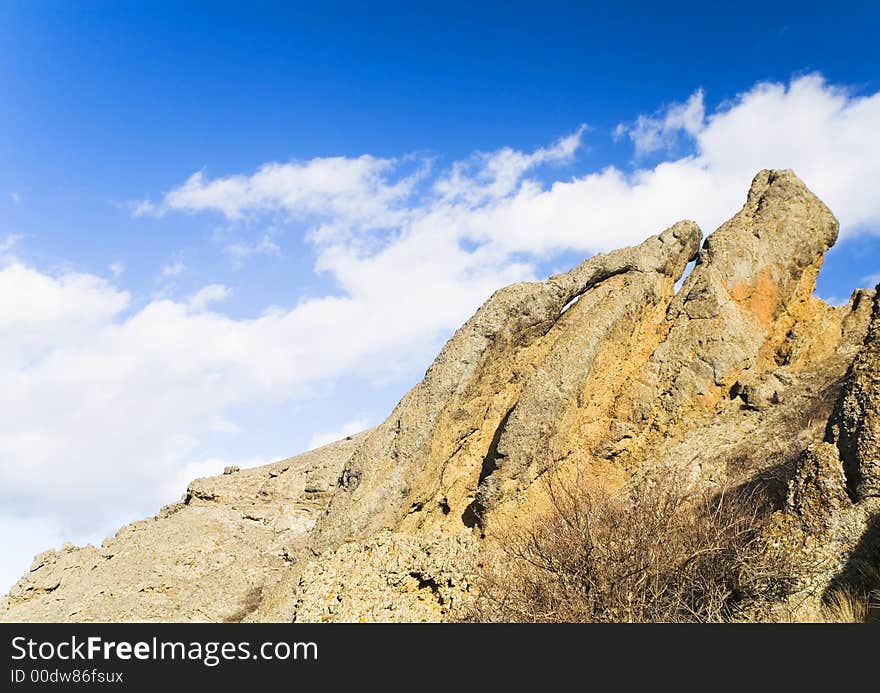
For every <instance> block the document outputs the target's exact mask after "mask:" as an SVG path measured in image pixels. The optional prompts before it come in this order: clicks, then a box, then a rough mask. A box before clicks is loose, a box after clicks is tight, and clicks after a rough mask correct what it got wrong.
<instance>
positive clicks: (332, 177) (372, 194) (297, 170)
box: [134, 155, 419, 222]
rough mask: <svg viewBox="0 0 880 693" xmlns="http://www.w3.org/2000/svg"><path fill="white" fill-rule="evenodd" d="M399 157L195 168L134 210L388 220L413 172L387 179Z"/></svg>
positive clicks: (411, 181) (138, 213) (234, 216)
mask: <svg viewBox="0 0 880 693" xmlns="http://www.w3.org/2000/svg"><path fill="white" fill-rule="evenodd" d="M400 163H401V162H400V161H397V160H394V159H382V158H377V157H373V156H369V155H364V156H360V157H357V158H345V157H327V158H316V159H311V160H309V161H306V162H290V163H284V164H280V163H269V164H265V165H264V166H262V167H260V169H259V170H258V171H257V172H256V173H254V174H252V175H250V176H244V175H233V176H227V177H224V178H214V179H210V180H209V179H207V178H206V176H205V174H204V172H203V171H197V172H196V173H194V174H192V175H191V176H190V177H189V178H188V179H187V180H186V182H185V183H184V184H183V185H181V186H180V187H178V188H175V189H173V190H171V191H170V192H168V193H166V194H165V195H164V197H163V199H162V202H161V203H160V204H154V203H152V202H149V201H144V202H140V203H138V204H137V205H136V206H135V208H134V215H135V216H142V215H144V214H156V215H162V214H166V213H167V212H169V211H185V212H200V211H205V210H213V211H216V212H219V213H221V214H223V215H224V216H225V217H226V218H228V219H239V218H241V217H242V216H243V215H245V214H252V213H259V212H265V211H267V210H283V211H286V212H288V213H290V214H295V215H301V216H308V215H312V214H317V215H327V214H329V215H331V216H333V217H334V218H336V219H340V220H348V221H352V220H365V219H373V220H375V221H376V222H378V221H379V220H386V219H387V220H390V219H392V218H393V214H390V210H391V208H392V207H393V206H394V204H395V203H396V202H397V201H399V200H401V199H402V198H405V197H406V196H407V195H408V194H409V193H410V191H411V190H412V187H413V185H414V184H415V183H416V181H417V180H418V177H419V175H418V174H416V175H412V176H408V177H397V178H393V179H392V175H393V174H394V173H395V172H396V171H397V168H398V165H399V164H400Z"/></svg>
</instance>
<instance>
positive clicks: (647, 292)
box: [312, 222, 701, 549]
mask: <svg viewBox="0 0 880 693" xmlns="http://www.w3.org/2000/svg"><path fill="white" fill-rule="evenodd" d="M700 237H701V234H700V231H699V229H698V228H697V226H696V225H695V224H694V223H692V222H681V223H679V224H676V225H675V226H673V227H671V228H670V229H668V230H666V231H665V232H663V233H662V234H660V235H658V236H654V237H652V238H650V239H648V240H647V241H645V242H644V243H642V244H641V245H639V246H637V247H634V248H627V249H625V250H620V251H616V252H613V253H609V254H607V255H597V256H595V257H593V258H591V259H590V260H587V261H586V262H584V263H583V264H581V265H580V266H578V267H576V268H575V269H573V270H571V271H570V272H566V273H565V274H560V275H556V276H554V277H551V278H550V279H548V280H547V281H545V282H541V283H530V284H515V285H513V286H509V287H507V288H505V289H502V290H500V291H498V292H496V293H495V294H494V295H493V296H492V297H491V298H490V299H489V300H488V301H487V302H486V303H485V304H484V305H483V306H482V307H481V308H480V309H479V310H478V311H477V313H476V314H475V315H474V317H473V318H471V319H470V320H469V321H468V322H467V323H466V324H465V325H464V326H463V327H462V328H461V329H459V330H458V332H456V334H455V335H454V336H453V337H452V339H450V340H449V342H448V343H447V344H446V346H444V348H443V350H442V351H441V352H440V355H439V356H438V357H437V359H436V360H435V361H434V363H433V364H432V365H431V367H430V368H429V369H428V372H427V373H426V375H425V379H424V380H423V381H422V382H421V383H419V384H418V385H417V386H416V387H415V388H413V390H412V391H410V392H409V393H408V394H407V395H406V396H405V397H404V398H403V400H402V401H401V402H400V404H399V405H398V406H397V408H396V409H395V410H394V412H393V413H392V414H391V416H390V417H389V418H388V419H387V420H386V421H385V422H384V423H383V424H381V425H380V426H378V427H377V428H376V429H375V431H374V432H373V433H372V434H371V435H370V436H369V438H368V439H367V440H366V441H365V442H364V444H363V446H362V447H361V448H360V449H359V450H358V451H357V452H356V453H355V454H354V455H353V456H352V459H351V461H350V462H349V464H347V465H346V468H345V470H344V472H343V474H342V480H341V487H340V489H339V492H338V493H337V494H336V496H335V497H334V498H333V500H332V502H331V504H330V507H329V508H328V512H327V514H326V515H325V516H324V517H323V518H322V519H321V520H320V521H319V523H318V526H317V527H316V531H315V533H314V534H313V536H312V544H313V547H315V548H316V549H323V548H325V547H327V546H332V545H338V544H339V543H342V542H344V541H348V540H351V539H356V538H363V537H367V536H370V535H372V534H375V533H376V532H378V531H381V530H384V529H402V530H404V531H413V530H415V529H421V528H425V527H436V526H447V527H453V528H455V527H458V528H460V527H461V526H462V522H464V523H465V524H473V523H474V521H475V519H474V515H475V514H478V510H477V509H476V508H475V507H474V503H475V494H476V491H477V487H478V485H479V484H480V483H481V481H485V480H486V478H487V477H488V475H489V472H490V471H491V467H492V465H493V464H495V462H494V461H493V459H494V458H495V457H496V449H497V448H499V446H500V443H499V438H502V437H503V436H504V435H506V436H507V439H506V440H505V442H504V445H505V449H506V450H507V453H506V454H509V455H518V454H519V453H518V452H516V450H515V448H516V447H517V446H519V445H521V446H523V450H522V455H521V456H519V457H518V458H517V459H516V460H511V461H509V462H505V471H507V470H508V469H510V470H511V471H510V473H507V474H506V477H507V478H508V479H512V478H514V477H515V476H516V475H518V474H520V473H523V474H524V477H523V479H521V480H520V483H527V480H528V479H531V478H534V476H535V474H536V471H537V470H535V469H534V468H533V466H532V462H533V460H531V459H529V458H530V457H531V453H532V448H531V446H532V445H538V441H539V439H541V438H546V437H547V435H548V434H549V433H550V430H551V428H552V426H553V423H554V420H555V417H556V415H557V414H558V413H559V411H560V408H561V407H563V406H564V404H565V403H566V402H567V401H568V400H569V399H571V398H572V397H574V396H575V395H576V394H577V391H578V389H579V388H580V387H581V386H582V385H583V383H584V380H585V379H587V378H589V376H590V374H591V372H592V366H593V364H594V363H595V362H596V360H597V355H599V354H600V353H604V352H603V347H607V346H610V345H611V344H612V343H613V344H615V345H617V346H621V347H623V349H622V350H621V351H620V352H619V353H617V354H615V356H616V357H617V359H618V363H623V361H624V359H625V358H626V356H627V353H628V352H629V351H638V349H639V348H640V346H639V343H638V342H637V341H635V340H633V337H634V336H635V337H636V338H638V337H641V336H642V333H647V336H648V338H649V339H652V340H653V339H656V337H653V336H652V335H651V332H652V330H653V324H655V323H657V322H658V321H662V315H663V312H664V311H665V308H666V304H667V303H668V301H669V300H671V298H672V294H673V285H674V283H675V281H676V280H677V279H678V277H679V276H680V275H681V273H682V272H683V271H684V268H685V265H686V264H687V263H688V261H689V260H691V259H692V258H693V257H694V255H695V253H696V252H697V249H698V246H699V242H700ZM576 299H577V301H576V302H574V303H572V302H573V301H575V300H576ZM566 307H568V308H567V310H566ZM646 323H648V324H646ZM612 336H614V337H618V336H619V337H622V338H623V340H622V341H621V340H620V339H616V338H612ZM629 345H631V346H629ZM517 408H518V409H519V411H517ZM526 467H528V468H529V469H528V470H526ZM479 502H480V501H479V500H477V503H479Z"/></svg>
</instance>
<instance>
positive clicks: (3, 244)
mask: <svg viewBox="0 0 880 693" xmlns="http://www.w3.org/2000/svg"><path fill="white" fill-rule="evenodd" d="M22 238H24V236H22V235H21V234H18V233H10V234H8V235H7V236H6V237H5V238H4V239H3V240H2V241H0V256H2V255H6V254H7V253H9V251H11V250H12V249H13V248H14V247H15V246H16V245H17V244H18V242H19V241H20V240H21V239H22Z"/></svg>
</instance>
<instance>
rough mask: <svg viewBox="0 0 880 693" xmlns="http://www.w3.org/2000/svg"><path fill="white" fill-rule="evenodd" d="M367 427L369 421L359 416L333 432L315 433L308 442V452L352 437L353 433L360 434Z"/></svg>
mask: <svg viewBox="0 0 880 693" xmlns="http://www.w3.org/2000/svg"><path fill="white" fill-rule="evenodd" d="M369 426H370V420H369V419H368V418H367V417H365V416H359V417H357V418H356V419H352V420H351V421H346V422H345V423H344V424H342V426H340V427H339V428H338V429H336V430H335V431H325V432H323V433H315V434H314V435H313V436H312V437H311V440H309V450H314V449H315V448H320V447H321V446H323V445H328V444H329V443H335V442H336V441H337V440H342V439H343V438H347V437H348V436H353V435H354V434H355V433H360V432H361V431H365V430H367V428H369Z"/></svg>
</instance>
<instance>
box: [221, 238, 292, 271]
mask: <svg viewBox="0 0 880 693" xmlns="http://www.w3.org/2000/svg"><path fill="white" fill-rule="evenodd" d="M223 252H224V253H226V254H227V255H228V256H229V257H230V258H231V260H232V262H233V263H234V264H236V265H239V264H241V263H242V262H244V260H246V259H247V258H249V257H251V256H253V255H278V254H279V253H280V252H281V246H280V245H278V243H276V242H275V240H274V238H273V236H272V234H271V233H265V234H263V236H262V237H261V238H260V239H259V240H258V241H257V242H255V243H248V242H246V241H236V242H235V243H228V244H227V245H225V246H224V247H223Z"/></svg>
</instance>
